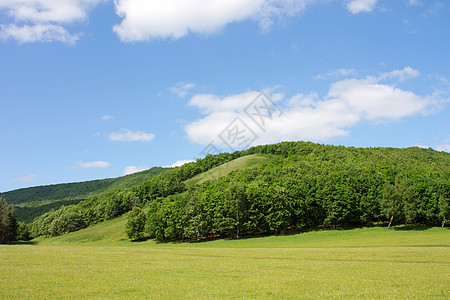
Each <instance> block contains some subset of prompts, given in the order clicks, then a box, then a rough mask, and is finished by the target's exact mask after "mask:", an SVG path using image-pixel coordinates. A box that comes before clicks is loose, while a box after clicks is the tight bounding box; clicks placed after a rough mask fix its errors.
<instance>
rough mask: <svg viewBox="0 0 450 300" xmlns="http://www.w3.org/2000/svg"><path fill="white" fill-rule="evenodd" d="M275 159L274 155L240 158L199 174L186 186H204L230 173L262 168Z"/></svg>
mask: <svg viewBox="0 0 450 300" xmlns="http://www.w3.org/2000/svg"><path fill="white" fill-rule="evenodd" d="M273 157H274V155H268V154H252V155H247V156H243V157H239V158H237V159H234V160H232V161H230V162H227V163H225V164H223V165H220V166H218V167H215V168H213V169H211V170H209V171H207V172H204V173H201V174H198V175H197V176H194V177H193V178H190V179H188V180H186V181H185V184H186V186H192V185H195V184H202V183H203V182H205V181H208V180H214V179H217V178H219V177H222V176H225V175H227V174H228V173H230V172H232V171H235V170H242V169H248V168H253V167H255V166H260V165H261V164H263V163H265V162H268V161H269V160H270V159H271V158H273Z"/></svg>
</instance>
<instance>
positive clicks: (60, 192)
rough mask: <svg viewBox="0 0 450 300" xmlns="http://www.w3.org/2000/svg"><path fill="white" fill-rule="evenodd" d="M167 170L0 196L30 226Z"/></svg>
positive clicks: (18, 191)
mask: <svg viewBox="0 0 450 300" xmlns="http://www.w3.org/2000/svg"><path fill="white" fill-rule="evenodd" d="M166 170H167V169H164V168H161V167H154V168H151V169H149V170H146V171H142V172H138V173H134V174H130V175H126V176H122V177H118V178H107V179H100V180H90V181H85V182H75V183H62V184H54V185H45V186H36V187H30V188H23V189H17V190H13V191H9V192H5V193H2V194H1V196H2V197H3V198H4V199H6V201H7V202H8V203H10V204H13V205H14V206H15V208H16V215H17V218H18V220H19V221H22V222H31V221H32V220H33V219H34V218H35V217H37V216H39V215H41V214H43V213H45V212H47V211H49V210H51V209H58V208H59V207H61V206H63V205H71V204H77V203H79V202H80V201H82V200H85V199H88V198H90V197H93V196H97V195H102V194H107V193H109V192H112V191H113V190H115V189H126V188H129V187H131V186H134V185H136V184H140V183H142V182H143V181H146V180H148V179H150V178H152V177H153V176H156V175H158V174H161V173H163V172H165V171H166Z"/></svg>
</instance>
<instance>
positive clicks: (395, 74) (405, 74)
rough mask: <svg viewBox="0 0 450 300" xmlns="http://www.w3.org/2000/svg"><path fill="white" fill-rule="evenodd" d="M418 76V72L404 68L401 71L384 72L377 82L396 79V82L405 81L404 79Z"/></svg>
mask: <svg viewBox="0 0 450 300" xmlns="http://www.w3.org/2000/svg"><path fill="white" fill-rule="evenodd" d="M418 76H420V72H419V71H417V70H415V69H413V68H411V67H406V68H403V69H401V70H394V71H392V72H386V73H384V74H382V75H381V76H380V77H379V78H378V80H385V79H397V80H398V81H405V80H406V79H410V78H414V77H418Z"/></svg>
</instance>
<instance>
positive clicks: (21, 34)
mask: <svg viewBox="0 0 450 300" xmlns="http://www.w3.org/2000/svg"><path fill="white" fill-rule="evenodd" d="M0 37H1V38H2V39H5V40H7V39H10V38H12V39H14V40H16V41H17V42H19V44H24V43H33V42H55V41H58V42H63V43H67V44H75V42H76V41H77V40H78V38H79V34H70V33H69V32H67V30H66V29H64V27H62V26H58V25H50V24H38V25H31V26H29V25H23V26H22V27H18V26H16V25H15V24H10V25H7V26H5V25H0Z"/></svg>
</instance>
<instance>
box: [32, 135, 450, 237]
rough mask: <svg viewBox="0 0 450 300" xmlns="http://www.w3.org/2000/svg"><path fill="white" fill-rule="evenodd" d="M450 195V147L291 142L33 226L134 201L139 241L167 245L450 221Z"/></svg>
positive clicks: (166, 177)
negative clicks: (147, 239)
mask: <svg viewBox="0 0 450 300" xmlns="http://www.w3.org/2000/svg"><path fill="white" fill-rule="evenodd" d="M449 199H450V154H448V153H445V152H438V151H434V150H431V149H420V148H417V147H413V148H405V149H396V148H353V147H343V146H329V145H320V144H314V143H309V142H306V143H305V142H284V143H279V144H273V145H264V146H257V147H253V148H250V149H248V150H245V151H240V152H234V153H231V154H230V153H221V154H218V155H214V156H211V155H209V156H206V157H205V158H204V159H199V160H197V161H196V162H193V163H189V164H186V165H183V166H181V167H178V168H173V169H171V170H169V171H167V172H164V173H162V174H159V175H157V176H154V177H151V178H150V179H148V180H145V181H142V183H140V184H138V185H135V186H133V187H131V188H127V189H115V190H114V191H113V192H109V193H107V194H102V195H98V196H94V197H90V198H89V199H87V200H84V201H81V202H80V203H78V204H77V205H72V206H65V207H62V208H61V209H58V210H56V211H51V212H48V213H46V214H44V215H42V216H41V217H39V218H38V219H36V220H35V221H34V222H33V225H32V232H33V235H34V236H58V235H63V234H66V233H69V232H73V231H77V230H79V229H82V228H86V227H89V226H91V225H94V224H96V223H99V222H103V221H106V220H111V219H114V218H116V217H118V216H120V215H122V214H124V213H126V212H128V211H129V210H131V209H132V208H133V207H134V206H137V207H141V208H142V207H146V208H145V210H146V211H147V212H146V213H142V212H141V213H139V210H138V209H136V214H135V216H139V218H141V217H140V215H144V217H143V219H144V220H146V226H145V232H142V234H138V235H136V237H140V236H142V235H143V236H145V237H150V238H156V239H157V240H160V241H166V242H167V241H186V240H198V239H217V238H221V237H227V238H230V237H242V236H255V235H267V234H275V235H277V234H280V233H287V232H292V231H296V230H305V229H311V228H348V227H362V226H373V225H376V224H383V223H386V225H387V222H389V220H393V224H392V225H398V224H408V223H409V224H427V225H433V226H434V225H439V224H441V223H442V222H443V221H445V220H446V219H447V220H448V219H450V216H449V214H450V209H449V201H450V200H449ZM139 218H138V219H139ZM141 219H142V218H141ZM140 222H141V221H140ZM136 228H144V227H136ZM139 230H141V229H139ZM142 230H144V229H142Z"/></svg>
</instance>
